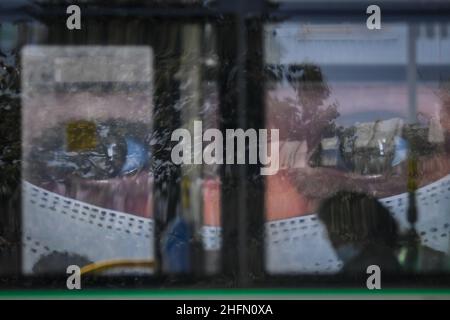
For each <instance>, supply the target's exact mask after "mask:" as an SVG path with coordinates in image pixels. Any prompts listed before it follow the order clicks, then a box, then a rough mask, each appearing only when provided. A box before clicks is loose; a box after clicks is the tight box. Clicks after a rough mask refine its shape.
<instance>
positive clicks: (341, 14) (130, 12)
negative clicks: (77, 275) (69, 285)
mask: <svg viewBox="0 0 450 320" xmlns="http://www.w3.org/2000/svg"><path fill="white" fill-rule="evenodd" d="M368 4H369V2H365V1H364V2H361V3H353V2H349V3H344V4H342V3H340V4H339V3H335V2H331V1H330V2H327V1H318V2H303V1H299V2H291V1H288V2H286V3H284V2H277V3H270V2H267V1H263V0H252V1H248V2H245V3H244V2H242V1H239V0H232V1H227V0H218V1H215V2H213V3H212V4H211V5H210V6H209V7H202V6H192V7H191V6H185V7H178V6H175V5H173V6H172V5H171V6H143V7H140V6H138V5H137V6H133V7H132V8H128V7H121V6H109V7H108V8H104V7H102V6H100V5H99V6H90V5H86V6H83V5H81V7H82V12H83V16H84V17H87V18H89V17H92V18H96V17H98V16H101V18H102V19H103V18H117V19H134V18H136V17H139V18H140V19H143V20H145V19H152V20H154V21H158V20H159V21H168V22H170V23H181V24H182V23H192V22H198V23H206V22H208V23H211V24H213V25H214V26H215V28H216V31H217V39H216V41H217V52H218V56H219V67H218V74H214V75H213V76H214V77H216V79H217V81H218V84H219V97H220V99H219V104H220V106H219V110H220V118H221V119H222V122H221V129H226V128H243V129H246V128H255V129H258V128H264V127H265V119H264V115H265V112H264V111H265V106H264V101H265V99H264V95H265V81H266V80H267V79H266V75H265V71H264V56H263V51H264V50H263V47H264V39H263V31H264V26H265V24H267V23H271V22H280V21H285V20H307V21H313V20H314V21H317V22H320V21H326V22H332V21H343V20H345V21H355V22H360V23H365V19H366V15H365V9H366V8H367V5H368ZM379 5H380V6H381V8H382V21H383V22H405V23H416V22H427V21H433V22H436V21H442V22H448V21H450V2H443V1H417V2H415V1H411V2H406V3H405V2H396V1H386V2H381V3H380V4H379ZM65 8H66V6H65V5H59V6H58V5H56V6H55V5H52V6H49V7H47V8H42V7H34V6H33V7H28V8H27V9H26V10H25V11H16V10H12V11H10V12H8V11H6V12H3V13H2V14H1V15H2V16H3V15H5V16H7V15H10V16H17V19H18V20H22V19H25V20H28V19H34V20H37V21H40V20H48V19H50V20H51V21H53V22H54V23H55V26H54V27H55V28H65V18H66V13H65ZM23 12H25V13H23ZM56 25H59V27H56ZM75 42H76V40H75ZM58 44H63V43H58ZM72 44H73V43H72ZM155 70H156V72H158V71H157V69H155ZM160 90H167V92H170V90H173V87H170V84H166V86H165V87H164V86H163V87H162V88H160ZM156 99H158V98H157V97H156ZM165 103H169V104H170V102H168V101H160V102H158V101H155V105H156V106H158V105H161V104H165ZM259 169H260V168H259V166H258V165H223V166H222V168H221V179H222V183H223V186H222V189H221V198H222V208H221V216H222V228H223V231H222V237H223V239H222V248H221V256H222V259H221V261H222V268H221V269H222V270H220V271H219V273H218V274H215V275H210V276H207V275H201V274H190V275H167V274H162V273H158V274H157V275H155V276H151V277H140V278H136V277H122V276H121V277H116V276H107V277H102V276H85V277H84V278H83V284H84V286H85V287H91V288H104V289H110V288H136V287H137V286H139V288H161V287H164V288H167V287H183V288H203V289H204V288H249V287H252V288H269V287H271V288H273V287H281V288H285V287H297V288H299V287H300V288H311V287H314V288H330V287H355V286H356V287H360V286H362V285H364V283H361V282H360V281H357V280H355V279H350V278H346V277H342V276H337V275H332V276H327V275H271V274H269V273H267V272H266V271H265V248H264V239H263V235H264V232H263V231H264V223H265V211H264V188H265V185H264V179H263V178H261V177H259V178H257V176H259ZM249 181H252V182H249ZM236 199H238V200H237V201H236ZM158 237H159V234H158V233H156V234H155V240H154V242H155V243H158ZM230 257H231V258H230ZM1 283H2V284H1V285H0V289H12V288H17V289H24V288H42V287H45V288H46V289H57V288H65V283H66V282H65V278H63V277H42V276H23V275H20V274H17V275H15V276H13V277H9V276H6V277H3V279H2V282H1ZM383 285H384V287H413V288H420V287H427V288H449V287H450V273H444V274H426V275H420V274H419V275H413V274H407V275H402V276H396V277H392V278H386V279H383Z"/></svg>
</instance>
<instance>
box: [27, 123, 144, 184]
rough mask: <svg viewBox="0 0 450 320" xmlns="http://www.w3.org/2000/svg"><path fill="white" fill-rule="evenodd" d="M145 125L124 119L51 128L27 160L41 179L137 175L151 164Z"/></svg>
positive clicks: (67, 124)
mask: <svg viewBox="0 0 450 320" xmlns="http://www.w3.org/2000/svg"><path fill="white" fill-rule="evenodd" d="M146 134H147V129H146V126H145V125H144V124H140V123H129V122H126V121H121V120H109V121H102V122H92V121H73V122H70V123H64V124H60V125H58V126H56V127H53V128H49V129H47V130H46V131H45V132H44V133H43V134H42V135H41V136H40V137H38V138H36V139H35V143H34V145H33V147H32V149H31V152H30V154H29V156H28V159H27V166H28V167H29V168H30V169H31V170H28V172H30V173H31V174H32V176H34V177H36V178H37V179H38V180H44V181H49V180H50V181H55V182H63V181H66V180H67V179H70V178H71V177H77V178H82V179H91V180H104V179H111V178H116V177H120V176H124V175H130V174H135V173H137V172H139V171H140V170H142V169H143V168H144V167H145V166H146V165H147V164H148V162H149V161H148V158H149V153H148V148H147V146H146V145H145V142H144V141H145V137H146Z"/></svg>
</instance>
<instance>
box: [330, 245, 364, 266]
mask: <svg viewBox="0 0 450 320" xmlns="http://www.w3.org/2000/svg"><path fill="white" fill-rule="evenodd" d="M335 250H336V254H337V256H338V257H339V259H341V260H342V261H343V262H347V261H349V260H350V259H352V258H353V257H354V256H356V255H357V254H358V253H359V252H360V251H361V249H360V248H358V247H357V246H355V245H354V244H343V245H340V246H339V247H337V248H336V249H335Z"/></svg>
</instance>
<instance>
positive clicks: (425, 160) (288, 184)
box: [265, 22, 450, 273]
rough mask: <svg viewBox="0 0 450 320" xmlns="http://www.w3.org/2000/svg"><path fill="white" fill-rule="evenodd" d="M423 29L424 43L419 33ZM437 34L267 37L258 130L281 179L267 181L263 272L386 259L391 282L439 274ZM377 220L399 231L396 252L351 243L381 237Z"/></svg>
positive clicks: (441, 49) (444, 54)
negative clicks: (393, 262)
mask: <svg viewBox="0 0 450 320" xmlns="http://www.w3.org/2000/svg"><path fill="white" fill-rule="evenodd" d="M430 27H431V29H433V30H434V32H433V33H431V34H430V33H429V32H428V33H427V32H424V30H426V29H427V28H428V29H430ZM445 28H447V25H443V26H442V25H433V26H428V25H427V26H422V25H420V26H408V25H404V24H385V28H383V30H381V31H380V32H370V30H367V29H366V28H365V26H360V25H353V24H335V25H331V24H308V23H304V24H299V23H290V22H287V23H281V24H277V25H268V26H267V27H266V32H265V39H266V49H265V51H266V52H265V54H266V71H267V76H268V79H269V85H268V89H267V92H266V108H267V111H266V112H267V117H266V119H267V120H266V121H267V122H266V125H267V127H271V128H278V129H279V130H280V139H281V140H282V142H281V143H280V167H281V168H282V169H283V170H281V171H280V172H279V173H278V174H276V175H275V176H269V177H267V180H266V181H267V196H266V217H267V220H268V225H267V234H266V235H267V237H266V239H267V246H266V248H267V249H266V250H267V261H266V262H267V268H268V270H269V271H270V272H273V273H286V272H288V273H291V272H300V273H317V272H318V273H333V272H338V271H339V270H346V269H348V268H350V267H349V265H348V264H349V263H350V262H355V261H359V262H361V261H362V262H361V263H359V264H356V265H359V266H360V267H361V268H362V265H363V264H364V263H366V262H367V263H369V261H370V262H371V263H374V260H376V259H368V258H367V259H366V258H365V257H366V256H367V257H369V256H374V255H375V256H376V254H375V253H377V252H378V253H379V252H384V251H383V250H384V249H383V248H387V247H389V248H392V250H394V253H395V255H396V259H397V260H398V263H399V264H401V265H402V266H401V269H400V270H402V269H403V270H411V269H414V270H415V271H428V270H443V268H445V265H446V264H447V263H448V260H449V257H448V255H449V253H450V251H449V249H450V248H449V232H450V229H449V220H450V216H449V215H447V214H446V212H448V208H449V207H450V202H449V193H448V190H450V189H449V188H448V184H450V176H448V174H449V171H450V161H449V160H450V157H449V156H448V153H447V152H448V151H447V150H448V148H447V145H448V133H447V131H448V129H449V128H448V123H447V122H448V121H447V120H446V119H447V118H448V115H447V113H448V112H447V111H446V110H447V109H448V106H447V104H448V97H447V96H448V81H449V80H450V68H449V63H450V60H449V58H448V57H449V55H448V53H449V52H450V40H449V39H448V37H446V36H445V33H442V30H444V29H445ZM412 31H414V33H411V32H412ZM411 34H412V35H413V36H412V37H411ZM411 70H412V72H411ZM349 199H353V200H349ZM376 199H378V200H376ZM325 203H328V205H324V204H325ZM370 203H371V204H370ZM380 203H381V204H382V205H383V206H379V205H378V204H380ZM346 206H347V207H346ZM375 207H376V208H378V209H376V210H375V209H373V208H375ZM345 208H347V209H345ZM371 208H372V209H371ZM385 208H386V209H388V210H389V211H390V213H391V216H392V217H394V218H395V223H396V224H397V225H398V229H399V232H398V239H397V241H396V243H395V246H391V245H389V246H388V245H386V244H385V243H384V240H382V239H381V238H376V237H373V236H372V235H371V234H364V236H362V235H361V233H359V232H358V231H359V229H363V230H366V229H367V230H372V231H370V232H375V233H376V232H378V233H380V234H382V233H383V231H384V230H385V229H384V228H387V224H389V223H390V222H389V220H387V219H384V220H382V219H381V218H380V217H381V216H382V215H383V214H384V213H385V211H384V209H385ZM321 210H322V211H321ZM370 212H371V213H372V214H369V213H370ZM316 213H318V214H319V215H318V217H317V216H316ZM416 216H417V217H416ZM330 217H331V218H330ZM330 219H331V220H330ZM358 219H360V220H361V219H362V220H361V221H360V222H361V223H359V222H357V221H358ZM374 219H380V222H379V223H378V222H377V223H375V224H373V223H374V221H375V220H374ZM330 221H331V222H330ZM376 221H378V220H376ZM381 221H384V222H381ZM349 234H350V239H347V238H346V237H347V236H349ZM352 234H353V235H354V237H353V238H352V237H351V235H352ZM395 234H396V231H395V232H394V231H393V232H392V236H393V237H394V236H395ZM336 239H338V240H336ZM343 239H347V240H345V241H344V240H343ZM374 239H376V240H374ZM415 239H417V241H418V242H420V245H417V246H416V247H417V250H412V251H413V253H414V252H416V253H417V254H416V256H417V258H416V259H413V260H414V261H413V262H412V263H413V264H414V268H413V267H412V266H411V258H410V257H411V250H410V249H411V247H414V246H413V245H412V244H413V243H415V242H414V241H416V240H415ZM389 250H391V249H389ZM371 253H372V254H371ZM413 255H414V254H413ZM383 257H384V258H385V257H386V256H385V255H384V254H382V255H381V256H380V264H382V262H383V261H385V262H386V260H384V258H383ZM388 260H389V259H388ZM375 262H376V261H375ZM367 263H366V264H367ZM393 269H395V268H393Z"/></svg>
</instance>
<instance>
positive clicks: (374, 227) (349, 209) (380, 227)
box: [318, 191, 398, 250]
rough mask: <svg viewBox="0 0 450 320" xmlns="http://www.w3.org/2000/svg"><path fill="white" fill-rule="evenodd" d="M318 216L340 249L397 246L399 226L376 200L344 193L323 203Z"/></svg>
mask: <svg viewBox="0 0 450 320" xmlns="http://www.w3.org/2000/svg"><path fill="white" fill-rule="evenodd" d="M318 215H319V219H320V220H321V221H322V222H323V223H324V224H325V226H326V228H327V230H328V236H329V239H330V241H331V243H332V245H333V247H334V248H335V249H336V250H337V249H339V248H340V247H342V246H348V245H352V246H354V247H357V248H363V247H365V246H367V245H379V246H384V247H389V248H394V247H395V245H396V242H397V235H398V227H397V223H396V221H395V220H394V218H393V217H392V216H391V214H390V213H389V211H388V210H387V209H386V208H385V207H383V205H382V204H381V203H380V202H379V201H378V200H377V199H376V198H374V197H371V196H368V195H366V194H363V193H356V192H347V191H340V192H338V193H336V194H335V195H333V196H332V197H330V198H328V199H326V200H324V201H323V203H322V204H321V206H320V208H319V214H318Z"/></svg>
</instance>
